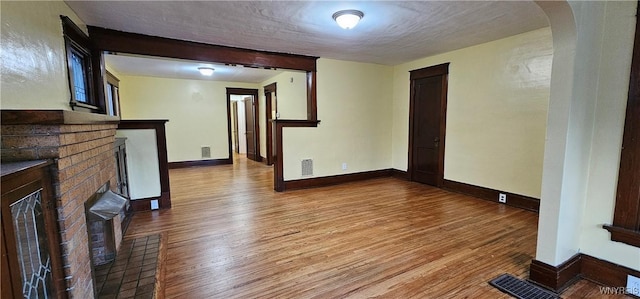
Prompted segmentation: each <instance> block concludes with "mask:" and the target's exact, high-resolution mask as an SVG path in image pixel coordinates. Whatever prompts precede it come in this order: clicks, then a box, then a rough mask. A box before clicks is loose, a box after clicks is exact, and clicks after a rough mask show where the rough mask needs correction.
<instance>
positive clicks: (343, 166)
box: [342, 162, 347, 170]
mask: <svg viewBox="0 0 640 299" xmlns="http://www.w3.org/2000/svg"><path fill="white" fill-rule="evenodd" d="M342 170H347V163H346V162H343V163H342Z"/></svg>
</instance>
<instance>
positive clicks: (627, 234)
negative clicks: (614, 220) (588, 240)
mask: <svg viewBox="0 0 640 299" xmlns="http://www.w3.org/2000/svg"><path fill="white" fill-rule="evenodd" d="M602 228H604V229H606V230H608V231H609V232H610V233H611V241H615V242H621V243H625V244H629V245H631V246H635V247H640V231H636V230H631V229H626V228H623V227H617V226H611V225H603V226H602Z"/></svg>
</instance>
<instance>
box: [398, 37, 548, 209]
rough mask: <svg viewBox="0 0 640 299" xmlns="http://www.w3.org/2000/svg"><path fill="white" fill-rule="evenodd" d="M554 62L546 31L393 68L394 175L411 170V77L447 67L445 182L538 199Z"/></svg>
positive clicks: (509, 38) (505, 39)
mask: <svg viewBox="0 0 640 299" xmlns="http://www.w3.org/2000/svg"><path fill="white" fill-rule="evenodd" d="M551 59H552V40H551V31H550V29H549V28H543V29H539V30H535V31H531V32H527V33H524V34H520V35H516V36H511V37H508V38H504V39H501V40H497V41H493V42H489V43H485V44H480V45H476V46H473V47H469V48H464V49H460V50H456V51H452V52H448V53H444V54H440V55H436V56H432V57H427V58H423V59H419V60H417V61H412V62H409V63H405V64H402V65H398V66H395V68H394V89H393V92H394V98H393V103H394V104H393V167H394V168H396V169H400V170H406V169H407V163H408V154H407V153H408V143H409V142H408V138H409V133H408V131H409V82H410V80H409V71H411V70H415V69H420V68H424V67H428V66H432V65H438V64H441V63H446V62H450V65H449V87H448V97H447V119H446V130H447V132H446V139H445V165H444V177H445V179H448V180H452V181H457V182H463V183H468V184H471V185H476V186H482V187H487V188H492V189H498V190H502V191H508V192H512V193H516V194H522V195H527V196H532V197H537V198H539V197H540V186H541V178H542V159H543V152H544V136H545V129H546V117H547V106H548V101H549V82H550V77H551Z"/></svg>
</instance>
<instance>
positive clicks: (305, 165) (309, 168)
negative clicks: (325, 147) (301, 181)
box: [302, 159, 313, 176]
mask: <svg viewBox="0 0 640 299" xmlns="http://www.w3.org/2000/svg"><path fill="white" fill-rule="evenodd" d="M311 175H313V160H311V159H304V160H302V176H311Z"/></svg>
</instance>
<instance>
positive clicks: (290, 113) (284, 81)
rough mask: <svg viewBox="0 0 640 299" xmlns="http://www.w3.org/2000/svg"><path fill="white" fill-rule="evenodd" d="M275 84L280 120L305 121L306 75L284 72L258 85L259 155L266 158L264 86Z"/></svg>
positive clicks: (298, 72)
mask: <svg viewBox="0 0 640 299" xmlns="http://www.w3.org/2000/svg"><path fill="white" fill-rule="evenodd" d="M272 83H276V89H277V90H276V93H277V101H278V107H277V109H278V113H279V114H280V117H279V118H280V119H307V73H306V72H300V71H284V72H282V73H280V74H278V75H275V76H273V77H271V78H269V79H268V80H265V81H263V82H262V83H260V93H259V95H258V97H259V101H260V106H259V109H260V155H262V156H263V157H266V156H267V130H266V128H267V127H266V121H267V119H266V107H267V106H266V101H265V100H266V98H265V96H264V86H267V85H269V84H272Z"/></svg>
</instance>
